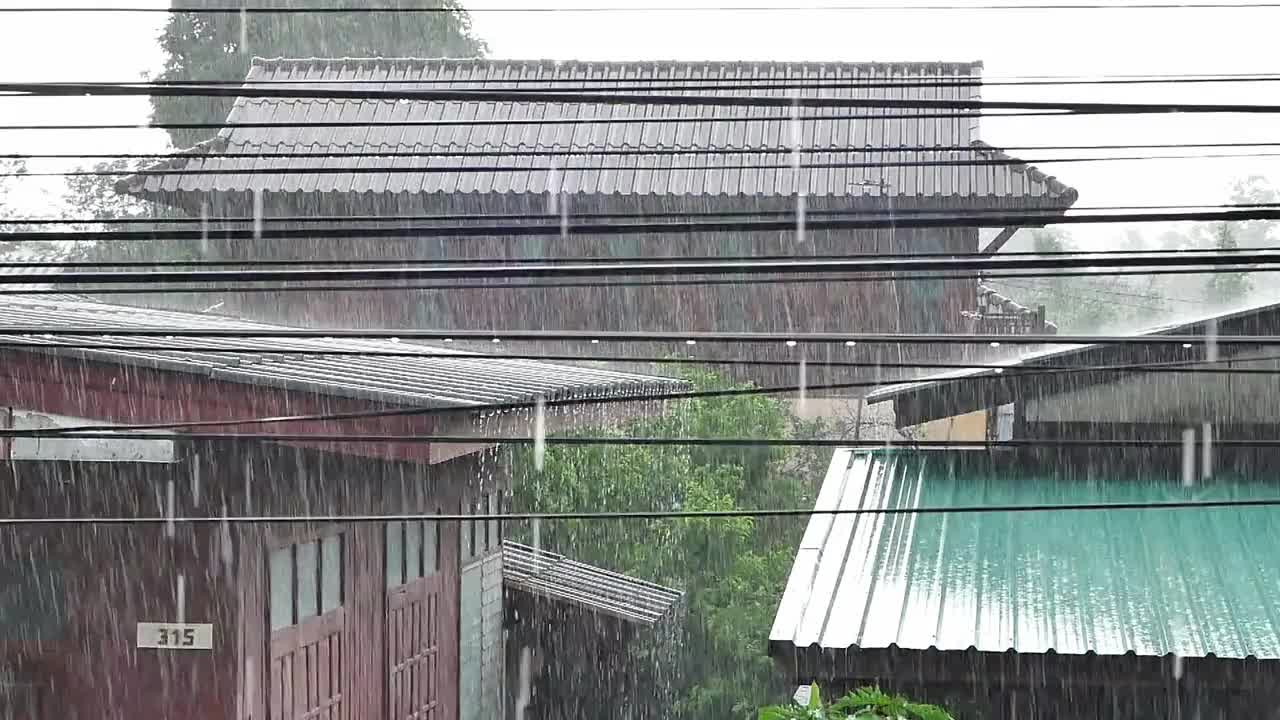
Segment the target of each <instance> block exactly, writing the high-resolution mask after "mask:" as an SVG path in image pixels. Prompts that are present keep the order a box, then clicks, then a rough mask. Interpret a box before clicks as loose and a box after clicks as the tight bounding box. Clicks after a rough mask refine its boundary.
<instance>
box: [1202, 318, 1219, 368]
mask: <svg viewBox="0 0 1280 720" xmlns="http://www.w3.org/2000/svg"><path fill="white" fill-rule="evenodd" d="M1204 359H1205V360H1208V361H1209V362H1217V361H1218V320H1217V318H1214V319H1212V320H1210V321H1209V322H1207V323H1205V327H1204Z"/></svg>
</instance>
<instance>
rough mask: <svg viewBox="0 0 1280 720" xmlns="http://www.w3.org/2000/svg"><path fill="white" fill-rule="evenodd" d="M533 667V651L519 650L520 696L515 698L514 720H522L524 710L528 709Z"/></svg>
mask: <svg viewBox="0 0 1280 720" xmlns="http://www.w3.org/2000/svg"><path fill="white" fill-rule="evenodd" d="M532 665H533V650H532V649H530V648H528V647H523V648H520V694H519V695H518V696H517V697H516V720H524V714H525V710H526V709H527V708H528V707H529V700H530V699H531V695H532V688H531V683H532V682H533V678H532V677H530V671H531V670H532Z"/></svg>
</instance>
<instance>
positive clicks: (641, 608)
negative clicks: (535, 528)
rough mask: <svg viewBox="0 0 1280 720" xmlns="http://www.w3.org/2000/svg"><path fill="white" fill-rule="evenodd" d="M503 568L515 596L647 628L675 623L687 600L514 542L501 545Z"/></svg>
mask: <svg viewBox="0 0 1280 720" xmlns="http://www.w3.org/2000/svg"><path fill="white" fill-rule="evenodd" d="M502 568H503V573H504V574H503V581H504V582H505V583H506V585H507V587H509V588H511V589H513V590H518V591H520V592H526V593H529V594H531V595H535V596H537V597H541V598H546V599H549V600H553V601H558V602H564V603H568V604H570V605H574V606H577V607H581V608H584V609H586V610H590V611H592V612H598V613H602V614H605V615H610V616H612V617H616V618H618V619H620V620H625V621H627V622H630V623H634V624H636V625H642V626H646V627H652V626H654V625H657V624H658V623H660V622H662V621H663V620H665V619H667V618H669V617H671V616H672V615H673V613H675V612H676V611H677V609H678V607H679V604H680V601H681V599H682V598H683V597H684V593H682V592H680V591H679V590H674V589H672V588H668V587H663V586H661V585H656V584H654V583H651V582H646V581H644V580H640V579H638V578H634V577H630V576H628V575H622V574H620V573H616V572H612V571H610V570H605V569H603V568H599V567H596V566H594V565H588V564H586V563H582V562H578V561H576V560H570V559H569V558H567V557H565V556H564V555H560V554H557V553H553V552H550V551H547V550H542V549H540V548H535V547H532V546H529V545H522V544H520V543H517V542H512V541H510V540H506V541H503V543H502Z"/></svg>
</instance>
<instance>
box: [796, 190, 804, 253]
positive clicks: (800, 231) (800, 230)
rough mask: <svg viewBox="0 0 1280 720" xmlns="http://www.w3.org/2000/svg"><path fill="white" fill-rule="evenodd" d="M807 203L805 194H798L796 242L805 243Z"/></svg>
mask: <svg viewBox="0 0 1280 720" xmlns="http://www.w3.org/2000/svg"><path fill="white" fill-rule="evenodd" d="M806 207H807V203H806V202H805V195H804V193H803V192H798V193H796V242H797V243H803V242H804V224H805V214H806V212H807V211H806Z"/></svg>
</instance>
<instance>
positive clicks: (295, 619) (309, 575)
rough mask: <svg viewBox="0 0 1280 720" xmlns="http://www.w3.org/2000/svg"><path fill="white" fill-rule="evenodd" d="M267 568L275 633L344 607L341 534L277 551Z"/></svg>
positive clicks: (272, 626)
mask: <svg viewBox="0 0 1280 720" xmlns="http://www.w3.org/2000/svg"><path fill="white" fill-rule="evenodd" d="M267 565H268V568H267V571H268V574H269V575H270V586H271V587H270V603H269V604H270V608H269V614H270V616H271V629H272V630H273V631H275V630H280V629H282V628H286V627H289V626H290V625H297V624H298V623H300V622H302V621H303V620H306V619H307V618H312V617H316V616H317V615H322V614H324V613H327V612H330V611H332V610H337V609H338V608H340V607H342V536H341V535H330V536H329V537H326V538H321V539H319V540H312V541H311V542H305V543H297V544H294V545H290V546H288V547H282V548H279V549H277V550H274V551H272V552H271V556H270V557H269V558H268V561H267Z"/></svg>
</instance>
